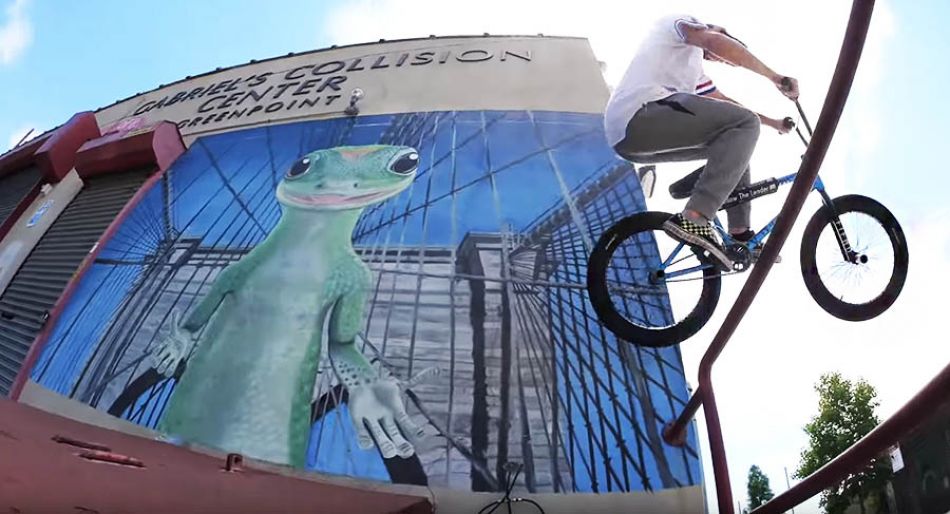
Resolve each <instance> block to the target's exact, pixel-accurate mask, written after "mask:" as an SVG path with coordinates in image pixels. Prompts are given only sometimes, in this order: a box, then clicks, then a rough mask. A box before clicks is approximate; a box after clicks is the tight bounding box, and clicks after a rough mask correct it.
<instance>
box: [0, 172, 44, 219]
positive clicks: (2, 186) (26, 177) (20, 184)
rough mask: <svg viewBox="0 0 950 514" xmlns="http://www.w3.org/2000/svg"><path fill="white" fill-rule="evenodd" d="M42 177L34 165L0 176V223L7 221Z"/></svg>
mask: <svg viewBox="0 0 950 514" xmlns="http://www.w3.org/2000/svg"><path fill="white" fill-rule="evenodd" d="M42 179H43V174H42V173H41V172H40V170H39V168H36V167H29V168H25V169H22V170H20V171H16V172H13V173H11V174H9V175H7V176H5V177H0V225H3V222H5V221H7V218H8V217H9V216H10V215H11V214H13V211H14V210H16V208H17V205H19V204H20V202H21V201H22V200H23V198H24V197H25V196H26V194H27V193H29V192H30V190H32V189H33V188H34V187H36V185H37V184H39V182H40V180H42Z"/></svg>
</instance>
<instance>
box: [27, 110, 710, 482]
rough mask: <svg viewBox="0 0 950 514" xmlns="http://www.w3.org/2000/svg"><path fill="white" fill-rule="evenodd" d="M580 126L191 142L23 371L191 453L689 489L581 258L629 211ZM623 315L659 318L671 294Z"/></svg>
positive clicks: (685, 458)
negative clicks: (592, 297) (597, 304)
mask: <svg viewBox="0 0 950 514" xmlns="http://www.w3.org/2000/svg"><path fill="white" fill-rule="evenodd" d="M601 127H602V119H601V117H600V116H597V115H587V114H572V113H555V112H524V111H483V112H480V111H476V112H428V113H413V114H403V115H386V116H366V117H357V118H343V119H334V120H323V121H308V122H300V123H293V124H285V125H278V126H266V127H261V128H255V129H250V130H244V131H238V132H229V133H225V134H218V135H213V136H207V137H204V138H201V139H198V140H197V141H196V142H195V143H194V144H193V145H192V146H191V148H190V149H189V150H188V151H187V152H186V153H185V154H184V155H183V156H182V157H181V158H180V159H179V160H178V161H177V162H176V163H175V164H174V165H173V166H172V167H171V169H170V170H169V171H168V172H167V173H166V174H165V175H164V177H163V178H162V179H161V180H160V181H158V182H157V183H156V185H155V186H154V187H153V189H152V190H150V191H148V192H147V194H146V195H145V197H144V199H143V200H142V202H141V203H140V204H138V206H137V207H136V208H135V209H134V210H133V212H132V213H131V215H130V216H129V217H128V218H127V219H126V220H125V221H124V222H123V224H122V225H121V227H120V229H119V231H118V232H117V233H116V235H115V236H114V237H113V238H112V239H111V240H110V241H109V242H108V243H107V244H106V245H105V248H104V249H103V251H102V252H101V253H100V254H99V257H98V258H97V260H96V262H95V263H94V265H93V266H92V267H91V269H90V271H89V272H88V273H87V274H86V275H85V276H84V277H83V278H82V279H81V282H80V284H79V287H78V288H77V290H76V293H75V294H74V295H73V297H72V298H71V300H70V303H69V304H68V305H67V307H66V309H65V311H64V313H63V315H62V316H61V317H60V318H59V320H58V322H57V324H56V326H55V327H54V330H53V334H52V337H51V339H50V341H49V343H48V344H47V345H46V347H45V349H44V352H43V354H42V355H41V357H40V359H39V360H38V362H37V364H36V366H35V367H34V369H33V370H32V378H33V380H35V381H37V382H38V383H39V384H41V385H43V386H45V387H47V388H50V389H52V390H54V391H57V392H59V393H61V394H63V395H66V396H69V397H71V398H74V399H76V400H79V401H81V402H83V403H86V404H89V405H91V406H93V407H95V408H97V409H101V410H104V411H107V412H108V413H110V414H112V415H114V416H118V417H122V418H124V419H127V420H130V421H132V422H135V423H138V424H141V425H145V426H147V427H150V428H153V429H155V430H157V431H158V432H160V433H161V434H162V435H163V437H165V438H166V439H167V440H169V441H172V442H185V443H189V444H194V445H199V446H205V447H210V448H215V449H219V450H224V451H230V452H239V453H242V454H244V455H247V456H249V457H252V458H257V459H262V460H266V461H270V462H274V463H279V464H285V465H291V466H295V467H300V468H305V469H310V470H315V471H320V472H324V473H334V474H344V475H350V476H356V477H361V478H369V479H375V480H382V481H391V482H397V483H411V484H431V485H439V486H445V487H454V488H460V489H466V490H475V491H490V490H500V489H501V488H502V487H503V484H504V481H505V475H506V472H507V470H508V469H510V468H509V465H510V463H517V464H521V465H523V466H524V472H523V474H522V475H521V476H522V478H521V479H520V480H519V487H521V488H524V489H526V490H528V491H532V492H574V491H590V492H624V491H639V490H655V489H661V488H667V487H677V486H686V485H695V484H698V483H699V482H700V480H701V477H700V476H699V463H698V456H697V453H696V444H695V437H694V435H693V434H692V433H691V434H690V438H689V441H688V444H687V446H686V447H685V448H672V447H669V446H667V445H665V444H663V442H662V439H661V437H660V431H661V430H662V427H663V424H664V423H665V422H666V421H667V420H669V419H670V418H671V417H673V416H674V415H675V413H676V412H677V411H678V410H679V409H680V408H681V407H682V406H683V404H684V402H685V400H686V398H687V391H686V383H685V378H684V375H683V369H682V361H681V357H680V355H679V350H678V348H676V347H673V348H664V349H646V348H638V347H635V346H631V345H627V344H623V343H619V342H618V341H617V340H616V339H615V338H613V337H612V336H611V335H610V334H609V333H607V332H606V331H605V330H603V329H602V328H601V327H600V326H599V324H598V323H597V321H596V317H595V316H594V314H593V311H592V309H591V308H590V305H589V303H588V301H587V298H586V291H585V289H584V287H583V283H584V276H585V274H586V256H587V253H588V250H589V248H590V245H591V242H592V241H594V240H596V237H597V236H598V235H599V234H600V232H601V231H602V230H604V229H605V228H606V227H608V226H610V225H611V224H612V223H613V222H615V221H616V220H618V219H620V218H621V217H623V216H625V215H628V214H630V213H633V212H637V211H640V210H643V209H644V200H643V196H642V193H641V192H640V188H639V184H638V183H637V180H636V175H635V174H634V173H632V169H631V167H630V165H629V164H627V163H625V162H623V161H621V160H619V159H617V158H616V157H615V156H614V155H613V152H612V151H611V150H610V148H609V147H607V145H606V144H605V142H604V136H603V132H602V128H601ZM635 308H637V309H645V310H657V311H658V312H659V313H665V312H668V311H669V303H668V300H667V299H665V298H657V297H656V296H651V297H650V298H644V299H642V302H640V303H639V304H638V305H636V306H635Z"/></svg>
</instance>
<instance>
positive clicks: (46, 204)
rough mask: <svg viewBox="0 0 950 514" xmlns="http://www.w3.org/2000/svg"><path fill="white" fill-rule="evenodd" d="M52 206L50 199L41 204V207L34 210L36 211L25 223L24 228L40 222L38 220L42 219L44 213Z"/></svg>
mask: <svg viewBox="0 0 950 514" xmlns="http://www.w3.org/2000/svg"><path fill="white" fill-rule="evenodd" d="M52 206H53V199H52V198H50V199H49V200H46V201H45V202H43V204H42V205H40V206H39V207H37V208H36V211H35V212H33V215H32V216H30V219H29V220H28V221H27V222H26V226H28V227H32V226H33V225H36V223H37V222H38V221H40V219H42V218H43V215H44V214H46V211H48V210H49V208H50V207H52Z"/></svg>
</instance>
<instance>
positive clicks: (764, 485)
mask: <svg viewBox="0 0 950 514" xmlns="http://www.w3.org/2000/svg"><path fill="white" fill-rule="evenodd" d="M746 488H747V489H748V495H749V510H752V509H754V508H756V507H758V506H760V505H762V504H763V503H765V502H767V501H769V500H771V499H772V498H774V497H775V494H774V493H772V488H771V487H770V486H769V477H767V476H765V473H763V472H762V470H761V469H759V467H758V466H756V465H755V464H753V465H752V467H751V468H749V478H748V480H747V481H746Z"/></svg>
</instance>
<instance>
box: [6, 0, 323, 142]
mask: <svg viewBox="0 0 950 514" xmlns="http://www.w3.org/2000/svg"><path fill="white" fill-rule="evenodd" d="M19 3H20V8H19V10H20V12H21V13H22V15H21V16H22V17H23V18H25V20H26V23H27V24H28V25H29V26H30V27H31V29H32V30H31V32H32V43H30V44H29V45H28V46H27V47H26V48H25V49H24V50H23V51H22V53H21V54H20V55H19V57H18V58H17V59H16V60H15V61H14V62H12V63H9V64H6V65H3V64H0V83H2V84H3V86H2V90H3V94H2V95H0V113H2V114H0V146H3V149H6V147H7V143H8V139H9V136H10V135H11V134H12V133H13V132H14V131H16V130H19V129H21V128H22V127H24V126H25V125H27V124H39V125H41V126H42V128H49V127H50V126H55V125H57V124H59V123H61V122H62V121H65V120H66V119H68V117H69V116H70V115H71V114H73V113H75V112H77V111H81V110H92V109H96V108H98V107H102V106H105V105H108V104H110V103H112V102H114V101H115V100H118V99H120V98H125V97H127V96H130V95H132V94H135V93H136V92H139V91H146V90H149V89H153V88H155V87H156V86H158V85H159V84H162V83H167V82H171V81H174V80H178V79H181V78H184V77H185V76H186V75H192V74H198V73H204V72H207V71H211V70H213V69H214V68H216V67H219V66H230V65H234V64H239V63H244V62H247V61H248V60H250V59H260V58H263V57H272V56H275V55H282V54H286V53H287V52H299V51H304V50H311V49H313V48H319V47H323V46H327V45H329V44H330V42H329V41H328V40H327V38H326V36H325V35H323V34H325V32H324V31H322V30H320V29H321V27H322V23H321V18H322V16H323V13H324V11H325V9H326V8H327V2H325V1H322V0H318V1H316V2H314V1H312V0H311V1H307V0H280V1H269V2H266V3H263V4H262V3H261V2H254V1H250V0H234V1H228V2H225V1H208V2H205V1H201V2H194V1H188V0H169V1H163V2H153V3H142V2H126V1H121V0H97V1H95V2H62V1H50V0H27V1H26V2H23V1H22V0H21V2H19ZM13 5H14V2H11V1H10V0H0V9H2V10H0V16H4V14H5V15H6V16H5V18H6V20H0V26H3V24H5V23H9V22H10V16H9V14H10V12H9V9H10V7H11V6H13ZM4 8H5V9H4ZM289 28H290V30H288V29H289ZM0 40H2V38H0Z"/></svg>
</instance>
